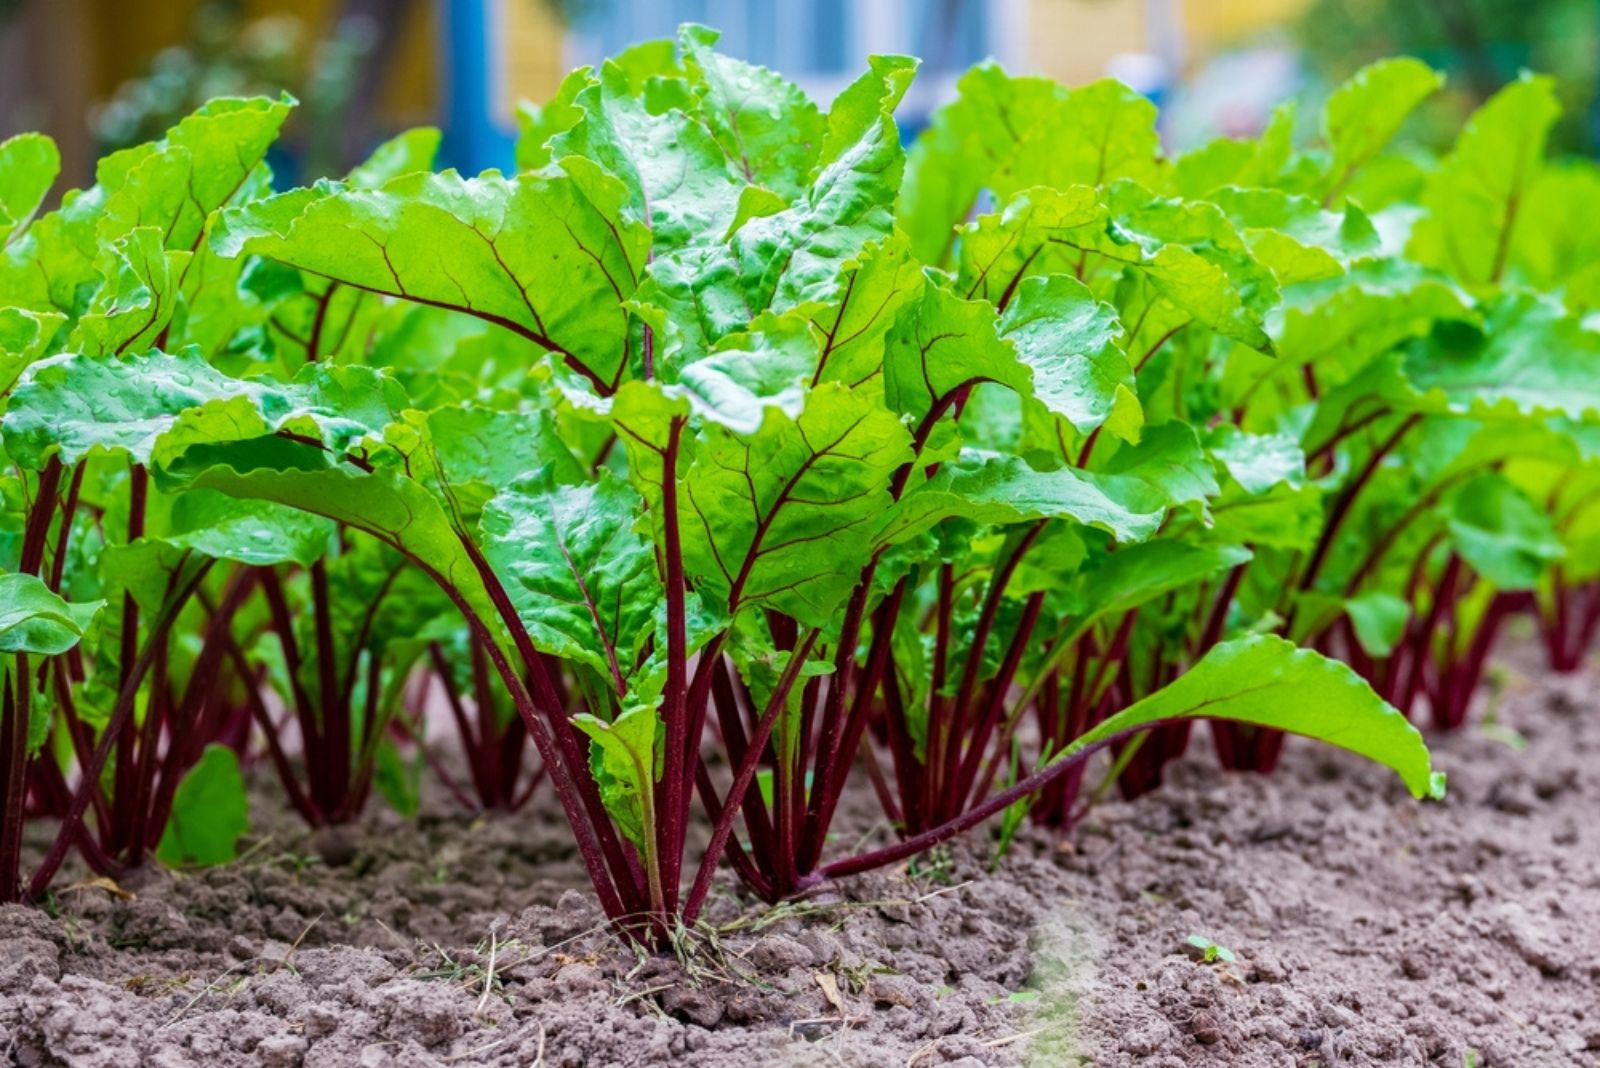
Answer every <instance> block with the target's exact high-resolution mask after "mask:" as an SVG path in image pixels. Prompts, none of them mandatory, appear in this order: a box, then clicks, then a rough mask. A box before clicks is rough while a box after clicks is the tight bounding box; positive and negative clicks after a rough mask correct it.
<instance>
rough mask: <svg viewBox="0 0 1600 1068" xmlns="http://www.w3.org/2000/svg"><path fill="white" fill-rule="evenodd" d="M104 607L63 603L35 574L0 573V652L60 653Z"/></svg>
mask: <svg viewBox="0 0 1600 1068" xmlns="http://www.w3.org/2000/svg"><path fill="white" fill-rule="evenodd" d="M104 604H105V602H104V601H93V602H89V603H80V604H74V603H71V602H68V601H64V600H62V599H61V597H59V596H58V595H56V594H55V593H52V592H51V590H50V587H48V586H46V585H45V584H44V583H43V582H42V581H40V579H39V578H38V577H37V576H35V575H19V574H0V653H33V654H36V655H38V656H57V655H59V654H61V653H64V652H66V651H67V650H69V649H71V648H72V647H73V646H75V645H77V644H78V642H79V641H80V640H82V638H83V635H84V632H85V631H86V630H88V629H89V624H90V623H92V622H94V617H95V615H96V614H97V613H98V612H99V611H100V609H101V608H102V607H103V606H104Z"/></svg>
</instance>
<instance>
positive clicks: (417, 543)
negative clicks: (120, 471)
mask: <svg viewBox="0 0 1600 1068" xmlns="http://www.w3.org/2000/svg"><path fill="white" fill-rule="evenodd" d="M281 440H282V439H266V440H265V441H261V440H257V441H253V442H240V443H236V444H233V445H229V446H224V447H222V448H218V449H205V448H195V449H191V451H190V453H189V454H187V455H186V456H184V457H183V458H182V467H183V469H182V470H181V471H177V472H172V471H169V472H167V474H168V477H181V478H182V479H183V480H184V481H185V482H186V483H187V484H189V485H192V486H195V487H198V488H201V489H213V490H218V491H220V492H222V493H226V494H228V495H229V496H233V497H238V498H241V499H244V500H260V501H272V502H275V503H277V504H280V505H284V506H287V507H290V508H297V509H299V510H300V511H303V512H309V513H311V514H312V515H320V516H323V517H325V518H327V519H331V520H334V521H335V522H338V523H343V524H345V525H346V526H349V527H353V528H355V529H356V530H361V531H365V532H366V533H368V534H371V535H372V536H373V537H375V538H377V539H378V540H379V541H382V542H383V543H384V544H386V545H388V546H390V547H391V548H393V549H395V550H396V551H398V552H400V553H402V554H403V555H405V556H406V557H407V558H408V559H410V560H411V561H412V562H413V563H415V564H416V565H417V566H418V567H420V568H421V569H422V570H423V571H424V572H425V573H426V574H428V576H429V577H431V578H433V579H434V580H435V581H436V582H438V583H439V584H440V586H442V587H443V588H444V589H445V590H446V591H447V592H449V593H452V594H453V595H454V596H455V597H459V598H460V602H461V603H460V604H458V607H464V608H465V609H469V610H471V611H472V613H473V614H474V615H476V616H477V617H478V618H479V619H480V620H482V621H483V624H484V626H485V627H487V628H488V629H489V630H490V633H491V634H498V633H499V630H500V625H499V622H498V618H499V617H498V616H497V615H496V613H495V609H494V605H493V604H492V602H491V601H490V600H489V595H488V592H487V591H486V590H485V588H484V585H483V579H482V578H481V576H480V575H479V573H478V570H477V568H476V567H475V566H474V565H473V562H472V558H471V556H469V555H468V553H467V551H466V548H465V546H464V545H463V543H462V539H461V536H460V535H459V534H458V533H457V532H456V530H455V528H454V527H453V526H452V525H451V522H450V519H449V517H448V516H447V515H446V513H445V511H444V509H443V508H442V507H441V506H440V504H439V502H438V500H437V499H436V498H434V497H433V495H432V494H430V493H428V491H427V490H425V489H424V488H423V487H422V486H421V485H419V484H418V483H416V482H413V481H412V480H410V479H408V478H405V477H403V476H401V475H399V474H398V473H397V472H395V471H392V470H389V469H386V468H379V469H378V470H376V471H373V472H372V473H370V474H366V473H363V472H360V471H357V470H355V469H353V468H351V467H349V466H348V465H344V466H340V467H327V466H326V460H325V458H324V454H323V453H321V452H319V451H317V450H315V449H313V448H312V447H311V446H306V445H299V444H297V443H293V442H289V443H286V444H287V445H288V446H289V448H287V449H285V448H281V447H280V445H279V444H278V443H279V442H281Z"/></svg>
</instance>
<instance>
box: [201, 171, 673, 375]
mask: <svg viewBox="0 0 1600 1068" xmlns="http://www.w3.org/2000/svg"><path fill="white" fill-rule="evenodd" d="M581 164H582V161H578V163H577V164H574V165H573V167H572V169H574V170H581V169H582V167H581V166H580V165H581ZM588 166H589V167H590V168H591V169H592V170H593V168H594V165H592V164H590V165H588ZM596 197H598V198H600V199H595V198H596ZM625 199H626V189H625V187H624V185H623V183H622V182H620V181H618V180H616V179H612V178H608V177H605V176H604V175H602V174H600V173H599V172H598V170H594V171H593V173H587V172H586V177H585V180H584V181H582V182H581V183H580V181H579V180H578V179H576V178H574V177H571V176H570V175H550V174H524V175H519V176H517V177H515V178H509V179H508V178H504V177H501V176H500V175H499V174H496V173H494V172H486V173H485V174H484V175H482V176H481V177H478V178H462V177H461V176H460V175H457V174H456V173H454V172H453V171H446V172H445V173H443V174H408V175H402V176H401V177H399V178H395V179H393V180H392V181H390V182H389V183H387V184H386V185H384V186H383V187H381V188H380V189H376V190H364V189H354V188H350V187H348V186H344V185H340V184H337V183H327V182H324V183H319V184H318V185H317V186H316V187H314V188H312V189H302V190H296V191H295V192H292V193H284V194H282V195H280V196H276V197H271V198H269V199H266V200H261V201H256V202H254V203H251V204H247V205H244V206H242V207H239V208H235V209H231V210H230V211H228V212H226V213H224V214H223V216H222V217H221V219H220V221H219V224H218V226H217V229H216V232H215V234H214V235H213V239H212V240H213V244H214V246H215V247H216V248H217V250H218V251H219V252H221V253H222V254H224V255H228V256H235V255H239V254H240V253H252V254H255V255H259V256H265V257H267V258H269V259H274V260H277V261H279V262H281V263H286V264H288V265H290V266H292V267H296V268H299V269H300V270H302V271H305V272H307V273H310V274H316V275H321V276H323V277H325V278H330V279H333V280H335V281H338V282H343V283H345V284H346V285H350V286H354V287H356V288H358V289H365V290H369V291H371V292H374V293H382V294H386V295H389V296H395V297H403V298H406V299H408V300H414V301H417V302H419V303H423V304H433V305H438V306H440V307H445V308H452V309H456V310H458V311H463V312H466V313H468V314H471V315H476V316H478V317H479V318H481V319H486V320H488V321H489V322H492V323H497V324H499V325H501V326H504V327H506V328H507V329H510V330H512V331H514V332H516V333H518V334H521V335H522V336H523V337H526V338H528V339H529V340H531V341H533V342H535V343H537V344H538V345H540V346H542V347H543V348H545V349H547V350H549V351H551V352H553V353H555V354H556V355H558V356H560V357H561V358H562V359H563V360H564V361H566V362H567V363H568V364H569V365H570V366H572V367H573V369H574V370H577V371H579V372H580V373H583V374H585V375H586V376H587V377H590V378H591V379H592V380H593V381H594V382H595V384H596V385H597V386H601V387H604V388H606V389H611V388H614V387H615V385H616V383H617V381H618V379H619V378H620V376H621V375H622V373H623V371H624V370H625V369H626V367H627V366H628V364H629V362H630V361H629V346H630V344H631V342H630V338H629V332H628V326H627V315H626V313H625V311H624V310H623V307H622V302H623V301H625V300H627V299H628V298H629V297H630V296H631V295H632V293H633V289H634V287H635V285H636V283H637V279H638V273H639V270H640V268H642V267H643V265H644V261H645V257H646V253H647V251H648V242H649V237H648V234H647V233H646V232H645V231H644V228H643V227H642V226H641V225H636V224H631V223H628V222H626V221H625V220H623V219H622V218H621V214H620V213H621V211H622V207H623V204H624V202H625Z"/></svg>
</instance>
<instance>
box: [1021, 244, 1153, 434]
mask: <svg viewBox="0 0 1600 1068" xmlns="http://www.w3.org/2000/svg"><path fill="white" fill-rule="evenodd" d="M1000 329H1001V334H1002V336H1003V337H1004V338H1005V340H1007V341H1010V342H1011V343H1012V345H1014V346H1015V348H1016V354H1017V358H1018V359H1020V360H1021V361H1022V363H1024V364H1025V365H1027V367H1028V368H1029V369H1030V370H1031V371H1032V375H1031V377H1032V380H1033V381H1032V384H1031V390H1029V391H1030V392H1031V393H1032V395H1033V397H1034V398H1035V399H1037V400H1038V401H1039V402H1040V403H1041V404H1043V405H1044V407H1045V408H1046V409H1047V410H1048V411H1050V412H1052V413H1054V414H1055V415H1059V416H1061V417H1062V418H1064V419H1066V420H1067V421H1068V422H1069V423H1071V424H1072V426H1073V428H1074V429H1075V430H1077V431H1078V433H1080V434H1087V433H1089V432H1090V431H1092V430H1094V429H1095V428H1097V427H1099V426H1100V425H1101V424H1102V423H1104V422H1105V421H1106V420H1107V419H1109V418H1110V417H1111V414H1112V411H1113V410H1114V409H1115V407H1116V405H1117V399H1118V396H1119V394H1118V388H1119V387H1120V388H1121V389H1122V390H1124V391H1127V392H1129V393H1131V392H1132V389H1133V368H1132V367H1131V366H1130V365H1129V363H1128V358H1127V356H1125V355H1124V354H1123V352H1122V349H1120V348H1119V347H1118V346H1117V339H1118V338H1119V337H1120V336H1121V335H1122V323H1121V322H1120V321H1118V319H1117V315H1116V311H1115V309H1113V308H1112V307H1111V306H1110V305H1109V304H1105V303H1103V302H1101V301H1097V300H1096V299H1095V298H1094V296H1093V294H1091V293H1090V292H1089V290H1088V288H1087V287H1086V286H1084V284H1083V283H1082V282H1079V281H1078V280H1077V279H1075V278H1073V277H1072V276H1071V275H1064V274H1057V275H1049V276H1047V277H1042V278H1041V277H1033V278H1029V279H1027V280H1026V281H1024V282H1023V283H1022V284H1021V285H1020V286H1018V287H1017V290H1016V297H1015V299H1014V300H1012V301H1011V303H1010V304H1008V305H1007V306H1006V309H1005V313H1004V314H1003V315H1002V316H1001V320H1000ZM1019 392H1022V391H1021V390H1019ZM1123 429H1124V433H1123V434H1121V435H1120V436H1123V437H1126V436H1127V434H1126V429H1127V428H1125V427H1124V428H1123Z"/></svg>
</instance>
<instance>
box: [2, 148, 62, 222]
mask: <svg viewBox="0 0 1600 1068" xmlns="http://www.w3.org/2000/svg"><path fill="white" fill-rule="evenodd" d="M60 173H61V153H60V152H58V151H56V143H55V142H54V141H52V140H50V138H48V137H46V136H45V135H44V134H37V133H26V134H18V135H17V136H15V137H10V138H7V139H6V140H4V141H0V246H4V245H6V244H9V243H10V241H11V235H12V234H14V233H16V232H17V231H19V230H21V229H22V228H23V227H24V226H26V225H27V224H28V220H30V219H32V218H33V213H34V212H35V211H38V210H39V205H40V204H41V203H42V202H43V201H44V198H45V194H46V193H48V192H50V187H51V186H52V185H54V184H55V181H56V175H58V174H60Z"/></svg>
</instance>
